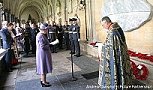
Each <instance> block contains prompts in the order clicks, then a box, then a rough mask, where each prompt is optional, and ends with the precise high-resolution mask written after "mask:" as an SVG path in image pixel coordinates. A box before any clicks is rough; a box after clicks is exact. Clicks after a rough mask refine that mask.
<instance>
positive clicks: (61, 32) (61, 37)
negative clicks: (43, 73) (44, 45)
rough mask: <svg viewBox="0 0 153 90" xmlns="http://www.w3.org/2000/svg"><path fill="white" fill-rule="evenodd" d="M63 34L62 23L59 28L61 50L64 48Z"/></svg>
mask: <svg viewBox="0 0 153 90" xmlns="http://www.w3.org/2000/svg"><path fill="white" fill-rule="evenodd" d="M63 33H64V31H63V27H62V25H61V23H60V24H59V26H58V40H59V44H58V47H59V49H62V48H63Z"/></svg>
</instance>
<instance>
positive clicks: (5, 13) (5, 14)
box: [4, 9, 8, 21]
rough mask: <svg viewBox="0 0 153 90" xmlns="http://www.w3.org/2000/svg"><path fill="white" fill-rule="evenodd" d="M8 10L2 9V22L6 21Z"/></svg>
mask: <svg viewBox="0 0 153 90" xmlns="http://www.w3.org/2000/svg"><path fill="white" fill-rule="evenodd" d="M7 16H8V10H7V9H4V21H7Z"/></svg>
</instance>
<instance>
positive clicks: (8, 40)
mask: <svg viewBox="0 0 153 90" xmlns="http://www.w3.org/2000/svg"><path fill="white" fill-rule="evenodd" d="M0 35H1V37H2V43H3V45H2V47H3V49H8V52H7V53H6V54H5V56H4V57H3V59H2V60H3V62H4V65H5V68H6V69H7V70H8V69H10V68H11V67H12V65H11V60H12V50H11V45H13V38H12V37H11V34H10V33H9V31H8V29H1V31H0Z"/></svg>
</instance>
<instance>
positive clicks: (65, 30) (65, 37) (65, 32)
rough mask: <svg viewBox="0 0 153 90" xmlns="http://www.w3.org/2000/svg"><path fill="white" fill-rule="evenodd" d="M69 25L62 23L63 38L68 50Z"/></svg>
mask: <svg viewBox="0 0 153 90" xmlns="http://www.w3.org/2000/svg"><path fill="white" fill-rule="evenodd" d="M69 26H70V25H64V26H63V29H64V40H65V47H66V50H69V49H70V39H69Z"/></svg>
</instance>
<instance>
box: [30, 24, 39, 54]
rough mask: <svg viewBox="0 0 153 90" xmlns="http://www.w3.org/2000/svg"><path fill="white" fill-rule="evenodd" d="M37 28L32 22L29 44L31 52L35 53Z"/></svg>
mask: <svg viewBox="0 0 153 90" xmlns="http://www.w3.org/2000/svg"><path fill="white" fill-rule="evenodd" d="M37 31H38V28H37V27H36V24H35V23H34V24H32V29H31V30H30V35H31V39H30V44H31V48H32V54H35V53H36V35H37Z"/></svg>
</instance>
